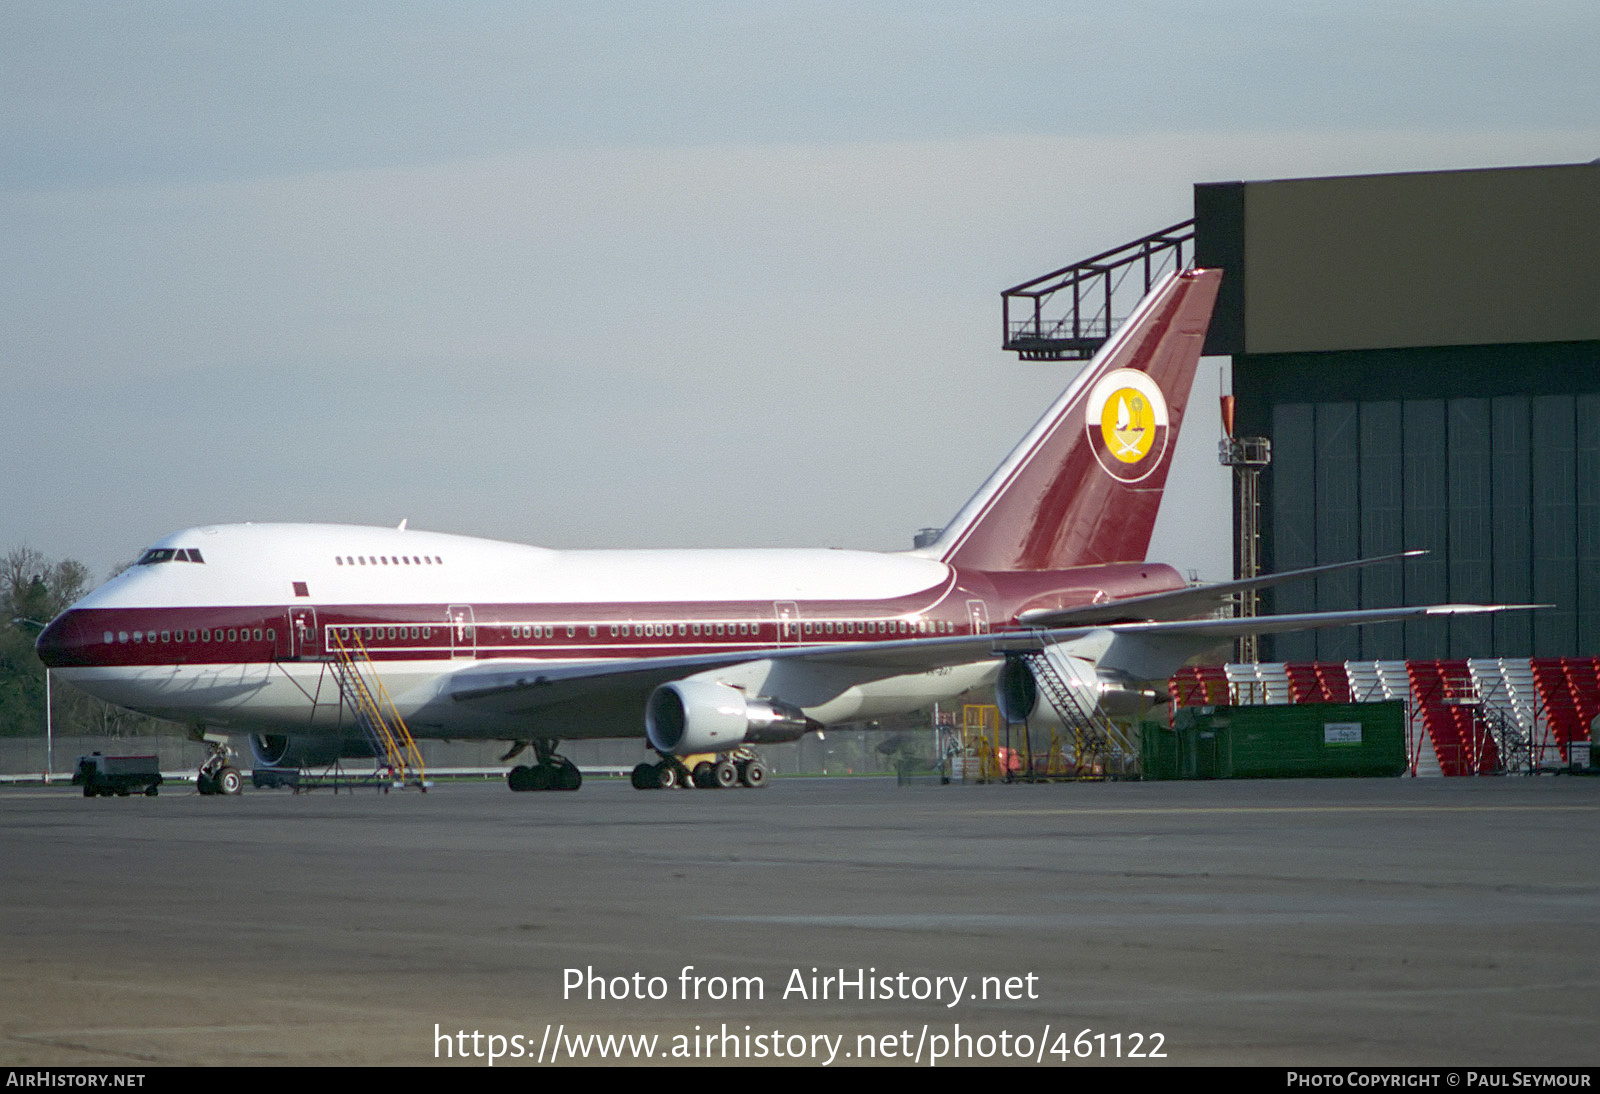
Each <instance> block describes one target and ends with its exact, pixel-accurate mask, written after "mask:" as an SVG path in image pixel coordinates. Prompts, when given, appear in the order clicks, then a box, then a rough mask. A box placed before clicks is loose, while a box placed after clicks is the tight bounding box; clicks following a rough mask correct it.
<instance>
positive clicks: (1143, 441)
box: [1100, 387, 1156, 463]
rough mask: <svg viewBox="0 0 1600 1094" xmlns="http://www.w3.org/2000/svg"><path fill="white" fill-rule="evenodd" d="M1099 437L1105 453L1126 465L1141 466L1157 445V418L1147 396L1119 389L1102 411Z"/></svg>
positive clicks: (1127, 389) (1112, 394)
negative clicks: (1104, 445) (1141, 462)
mask: <svg viewBox="0 0 1600 1094" xmlns="http://www.w3.org/2000/svg"><path fill="white" fill-rule="evenodd" d="M1100 436H1101V437H1103V438H1104V439H1105V442H1106V450H1107V451H1108V452H1110V453H1111V455H1112V456H1113V457H1114V458H1115V459H1118V460H1120V461H1122V462H1123V463H1138V462H1139V461H1140V460H1142V459H1144V458H1145V457H1146V456H1148V455H1149V454H1150V447H1151V446H1152V445H1154V444H1155V441H1156V416H1155V411H1154V410H1153V409H1152V408H1151V406H1150V401H1149V400H1148V399H1146V398H1145V396H1144V393H1143V392H1140V391H1138V390H1137V389H1135V388H1131V387H1124V388H1118V389H1117V390H1116V391H1113V392H1112V393H1111V396H1110V398H1108V399H1106V402H1105V407H1104V409H1102V410H1101V411H1100Z"/></svg>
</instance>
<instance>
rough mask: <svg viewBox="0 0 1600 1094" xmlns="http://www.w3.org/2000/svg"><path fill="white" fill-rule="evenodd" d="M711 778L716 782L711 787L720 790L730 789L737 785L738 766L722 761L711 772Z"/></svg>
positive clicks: (731, 762)
mask: <svg viewBox="0 0 1600 1094" xmlns="http://www.w3.org/2000/svg"><path fill="white" fill-rule="evenodd" d="M712 778H713V779H715V780H716V781H715V782H714V783H713V784H712V785H713V786H716V787H718V788H719V789H722V790H729V789H732V788H733V787H734V786H737V785H738V783H739V765H738V764H736V763H734V762H733V761H732V760H723V761H721V762H720V763H718V764H717V766H716V769H715V770H714V771H713V772H712Z"/></svg>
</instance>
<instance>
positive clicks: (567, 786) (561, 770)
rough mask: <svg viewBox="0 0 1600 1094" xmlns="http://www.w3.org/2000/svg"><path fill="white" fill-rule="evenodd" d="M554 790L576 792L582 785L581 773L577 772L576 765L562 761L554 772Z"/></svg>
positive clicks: (569, 761)
mask: <svg viewBox="0 0 1600 1094" xmlns="http://www.w3.org/2000/svg"><path fill="white" fill-rule="evenodd" d="M555 776H556V778H555V789H557V790H576V789H578V787H580V786H582V785H583V772H581V771H579V770H578V765H577V764H575V763H573V762H572V761H571V760H562V761H561V766H560V767H558V768H556V771H555Z"/></svg>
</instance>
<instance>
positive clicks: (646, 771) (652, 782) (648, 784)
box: [633, 764, 661, 790]
mask: <svg viewBox="0 0 1600 1094" xmlns="http://www.w3.org/2000/svg"><path fill="white" fill-rule="evenodd" d="M633 788H634V789H635V790H659V789H661V783H660V782H658V781H657V780H656V765H655V764H639V765H638V766H637V767H635V768H634V769H633Z"/></svg>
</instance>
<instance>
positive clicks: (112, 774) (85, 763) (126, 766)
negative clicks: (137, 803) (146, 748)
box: [72, 752, 161, 798]
mask: <svg viewBox="0 0 1600 1094" xmlns="http://www.w3.org/2000/svg"><path fill="white" fill-rule="evenodd" d="M72 785H74V786H82V787H83V796H84V797H86V798H93V797H109V796H110V795H112V794H115V795H117V796H118V797H121V798H125V797H127V796H128V795H129V794H133V793H140V794H144V795H145V796H146V797H151V798H153V797H155V796H156V788H157V787H158V786H160V785H161V763H160V758H159V757H156V756H102V755H101V754H100V753H98V752H95V753H92V754H90V755H88V756H79V757H78V770H77V771H75V772H74V773H73V775H72Z"/></svg>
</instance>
